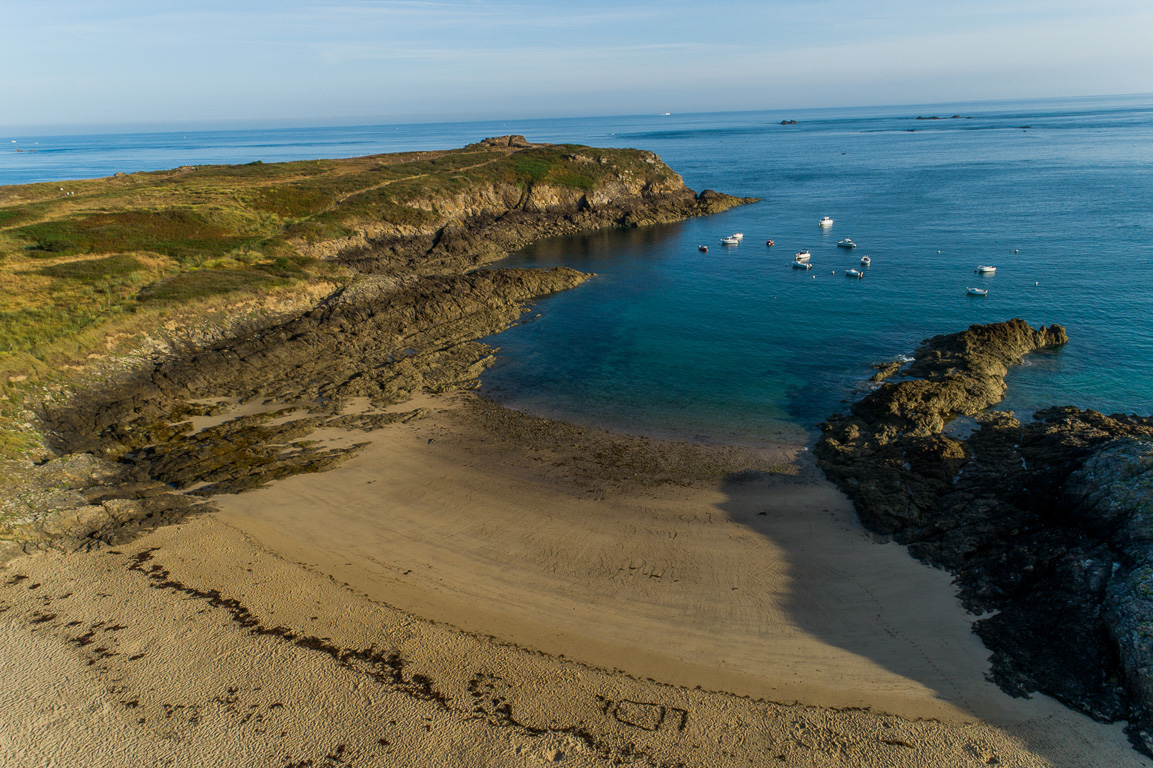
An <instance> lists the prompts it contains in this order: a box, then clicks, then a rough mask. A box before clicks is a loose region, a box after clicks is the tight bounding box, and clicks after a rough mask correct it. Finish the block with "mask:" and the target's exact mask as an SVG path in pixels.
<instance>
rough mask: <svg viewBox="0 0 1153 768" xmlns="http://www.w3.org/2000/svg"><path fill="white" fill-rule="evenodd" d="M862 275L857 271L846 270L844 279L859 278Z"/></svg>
mask: <svg viewBox="0 0 1153 768" xmlns="http://www.w3.org/2000/svg"><path fill="white" fill-rule="evenodd" d="M863 274H864V273H863V272H861V270H859V269H846V270H845V277H861V276H862V275H863Z"/></svg>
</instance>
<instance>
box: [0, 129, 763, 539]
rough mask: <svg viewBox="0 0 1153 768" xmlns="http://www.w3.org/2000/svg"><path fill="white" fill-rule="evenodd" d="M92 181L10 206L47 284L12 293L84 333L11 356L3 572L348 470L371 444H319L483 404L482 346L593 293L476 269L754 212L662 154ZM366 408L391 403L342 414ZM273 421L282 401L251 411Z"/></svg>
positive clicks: (543, 276) (377, 162)
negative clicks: (323, 432)
mask: <svg viewBox="0 0 1153 768" xmlns="http://www.w3.org/2000/svg"><path fill="white" fill-rule="evenodd" d="M133 177H138V178H133ZM82 184H84V185H85V189H84V191H83V193H82V194H80V195H69V196H68V197H67V201H66V202H63V203H62V202H60V201H56V200H51V199H50V197H51V195H52V190H51V189H48V188H47V185H30V186H28V187H9V188H3V189H0V203H4V204H6V206H7V207H6V208H4V209H3V210H2V211H0V212H3V213H4V217H3V218H0V224H3V225H6V226H5V234H6V235H7V237H8V238H9V241H8V242H9V243H11V242H15V243H17V244H18V247H17V248H16V249H15V250H14V251H12V252H11V253H10V254H9V257H10V258H9V263H8V264H7V265H5V266H13V265H14V268H12V269H10V272H11V273H12V276H13V278H14V279H20V280H23V281H24V282H25V283H26V284H27V285H26V286H25V285H21V284H19V283H16V284H13V286H12V288H13V290H14V291H16V292H17V293H19V292H20V290H21V289H23V288H26V290H24V295H23V297H22V301H23V303H24V304H30V305H35V304H36V302H37V301H41V300H42V301H44V302H45V303H48V302H57V303H59V301H60V297H61V294H62V289H64V288H66V289H67V290H69V291H72V294H71V299H72V303H71V305H70V306H69V310H70V311H71V312H72V313H73V314H75V315H76V316H77V317H80V318H84V322H83V324H82V325H81V323H79V322H78V323H77V325H78V326H80V327H82V328H83V329H84V330H83V333H81V332H79V329H73V328H70V327H69V326H68V325H67V324H63V325H62V326H60V325H58V326H55V327H52V326H49V327H47V328H45V327H44V324H43V323H37V322H36V317H37V315H36V312H35V309H36V308H35V306H30V307H26V309H25V311H24V314H23V315H22V316H21V317H22V318H23V322H24V326H23V327H22V326H21V325H20V323H19V322H17V323H16V324H15V328H16V331H15V333H14V338H13V339H12V341H11V342H10V343H9V351H8V353H3V352H0V362H2V363H3V365H2V366H0V370H2V371H3V372H4V373H5V374H7V375H8V379H9V388H8V390H6V391H5V407H4V409H3V413H0V417H2V418H0V437H8V436H9V435H16V436H18V437H19V438H22V440H21V439H17V438H15V437H14V438H11V439H9V440H8V443H9V444H14V445H16V446H17V447H18V448H20V447H23V454H20V453H17V455H16V456H15V457H14V458H13V459H10V460H9V461H8V462H7V464H6V473H5V474H6V477H5V480H4V485H3V487H4V491H5V494H4V502H3V505H2V508H0V555H4V554H8V555H12V554H16V553H19V552H26V551H30V550H33V549H40V548H46V547H47V548H64V549H76V548H86V547H91V546H99V545H101V544H104V543H108V542H111V541H117V540H121V539H123V538H125V537H131V536H133V535H135V534H136V533H138V532H139V531H141V530H145V529H148V528H151V527H156V526H157V525H162V524H166V523H169V522H173V521H175V520H178V519H181V518H182V517H183V516H186V515H187V514H190V513H192V512H196V511H199V510H200V509H202V508H203V502H201V501H198V500H197V498H198V497H210V496H212V495H214V494H218V493H235V492H238V491H243V490H248V489H251V488H256V487H259V486H261V485H264V484H266V483H268V482H270V481H272V480H275V479H279V478H283V477H287V476H290V475H293V474H299V473H302V472H319V471H324V470H326V469H330V468H332V467H334V466H336V465H337V464H339V463H340V462H342V461H344V460H345V459H347V458H348V457H349V456H352V455H354V454H355V453H356V452H357V451H358V450H359V449H360V447H361V443H359V442H357V441H356V440H355V438H350V439H346V440H344V441H338V442H336V443H332V442H331V441H330V442H327V443H326V442H324V441H318V440H316V439H314V438H313V437H312V435H313V434H314V432H316V431H317V430H319V429H322V428H339V429H342V430H344V431H345V432H348V433H350V434H355V433H356V432H357V431H364V430H374V429H379V428H381V427H383V426H386V425H388V424H390V423H394V422H396V421H403V420H408V419H412V418H419V417H420V416H421V415H422V414H421V412H420V410H419V409H413V410H409V411H403V410H402V411H395V410H390V407H391V406H395V405H398V404H400V403H404V402H405V401H407V400H409V399H410V398H411V397H413V396H414V395H416V394H418V393H422V392H424V393H437V392H443V391H447V390H450V389H459V388H470V387H474V386H475V385H476V383H477V377H478V376H479V374H480V373H481V372H482V371H483V370H484V368H485V367H486V366H488V365H490V364H491V363H492V360H493V353H494V350H493V349H492V348H490V347H489V346H487V345H485V344H482V343H480V342H478V341H476V339H479V338H481V337H485V336H489V335H492V334H494V333H498V332H499V331H501V330H503V329H505V328H507V327H508V326H509V325H511V324H513V323H515V322H517V320H518V318H519V317H520V315H521V314H522V313H523V312H524V311H526V309H527V305H528V304H529V303H530V302H531V301H533V300H534V299H537V298H539V297H541V296H545V295H548V294H550V293H554V292H557V291H562V290H567V289H569V288H572V287H574V286H576V285H579V284H580V283H581V282H583V281H584V280H586V279H587V278H588V277H589V276H588V275H585V274H582V273H579V272H576V271H574V270H569V269H553V270H523V269H518V270H513V269H502V270H477V269H476V268H477V267H479V266H482V265H485V264H488V263H490V262H492V261H494V260H496V259H498V258H501V257H503V256H504V255H506V254H507V253H508V252H509V251H510V250H512V249H515V248H518V247H521V246H523V245H525V244H527V243H529V242H532V241H533V240H535V239H538V238H541V237H545V236H550V235H559V234H567V233H573V232H581V231H587V230H592V229H597V228H601V227H613V226H615V227H633V226H640V225H643V224H651V223H659V222H671V221H677V220H681V219H684V218H687V217H690V216H697V215H705V214H708V213H714V212H717V211H722V210H725V209H726V208H729V207H732V206H734V205H741V204H744V203H748V202H752V201H753V199H752V198H735V197H731V196H729V195H724V194H721V193H716V192H711V191H705V192H702V193H701V194H699V195H698V194H696V193H695V192H693V191H692V190H690V189H688V188H687V187H686V186H685V185H684V182H683V181H682V180H681V178H680V176H679V175H677V174H676V173H675V172H674V171H672V169H670V168H669V167H668V166H667V165H665V164H664V163H663V162H661V161H660V158H658V157H657V156H656V155H654V154H652V153H651V152H645V151H639V150H609V149H596V148H592V147H582V146H577V145H549V144H531V143H529V142H527V141H526V140H525V139H524V138H523V137H520V136H505V137H497V138H494V139H486V140H484V141H482V142H479V143H477V144H473V145H469V146H468V147H465V148H463V149H460V150H453V151H445V152H423V153H410V154H405V155H379V156H373V157H368V158H353V159H350V160H344V161H314V162H303V163H282V164H273V165H268V166H264V165H262V164H255V165H250V166H223V167H221V166H214V167H197V168H182V169H177V170H176V171H170V172H158V173H155V174H134V175H133V176H117V177H115V178H111V179H100V180H94V181H92V182H83V183H82ZM158 201H160V205H159V208H157V203H158ZM213 254H216V255H217V258H215V259H214V260H212V261H206V260H205V259H206V257H208V256H211V255H213ZM77 285H79V286H80V289H79V290H78V289H77V287H76V286H77ZM269 294H271V295H274V296H279V297H280V299H279V301H278V302H277V303H275V304H273V305H270V304H269V303H268V302H267V299H265V298H263V297H266V296H267V295H269ZM256 297H262V298H261V300H259V301H258V300H256ZM13 300H15V297H14V298H13ZM86 301H87V302H92V303H95V304H96V306H95V307H93V308H89V307H86V306H83V304H84V302H86ZM93 314H95V317H93ZM66 317H67V314H66ZM125 318H129V319H128V320H126V319H125ZM101 329H103V333H101ZM62 346H67V347H68V348H69V350H70V351H69V353H68V354H67V355H62V354H60V353H58V352H57V351H56V350H58V349H59V348H60V347H62ZM20 347H24V349H20ZM77 347H78V348H79V349H78V350H77V349H76V348H77ZM93 347H95V349H93ZM45 362H47V363H49V366H50V368H54V369H55V370H50V371H48V372H45V370H44V369H45V366H44V363H45ZM354 399H360V400H362V401H367V402H368V403H370V407H369V408H368V409H367V411H366V410H365V409H364V408H361V409H360V410H359V411H358V412H357V413H356V414H355V415H348V414H342V410H343V409H344V408H345V406H346V405H347V404H348V403H349V402H350V401H352V400H354ZM261 401H268V402H273V403H277V404H279V405H276V406H273V405H270V406H268V407H265V408H263V409H257V410H256V412H252V413H243V414H238V413H236V405H237V403H242V402H243V403H255V402H261ZM198 419H199V420H201V421H199V422H197V421H195V420H198ZM194 424H197V426H196V427H194V426H193V425H194ZM206 424H207V426H205V425H206ZM29 434H31V435H32V438H31V439H29V438H28V435H29ZM34 460H36V461H34Z"/></svg>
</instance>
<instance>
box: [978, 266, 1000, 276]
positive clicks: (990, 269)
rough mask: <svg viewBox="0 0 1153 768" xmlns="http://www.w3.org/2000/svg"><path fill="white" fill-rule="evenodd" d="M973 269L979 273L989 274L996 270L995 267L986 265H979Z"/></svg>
mask: <svg viewBox="0 0 1153 768" xmlns="http://www.w3.org/2000/svg"><path fill="white" fill-rule="evenodd" d="M973 271H974V272H976V273H977V274H980V275H991V274H993V273H994V272H996V271H997V268H996V267H992V266H988V265H981V266H979V267H977V268H976V269H975V270H973Z"/></svg>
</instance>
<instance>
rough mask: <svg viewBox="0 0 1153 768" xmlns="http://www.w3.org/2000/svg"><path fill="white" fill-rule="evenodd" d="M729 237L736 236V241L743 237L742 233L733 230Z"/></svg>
mask: <svg viewBox="0 0 1153 768" xmlns="http://www.w3.org/2000/svg"><path fill="white" fill-rule="evenodd" d="M729 237H735V238H737V241H738V242H739V241H741V240H744V239H745V236H744V233H741V232H734V233H733V234H731V235H729Z"/></svg>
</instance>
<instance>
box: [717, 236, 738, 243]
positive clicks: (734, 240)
mask: <svg viewBox="0 0 1153 768" xmlns="http://www.w3.org/2000/svg"><path fill="white" fill-rule="evenodd" d="M740 242H741V240H740V238H738V237H733V236H732V235H729V236H728V237H722V238H721V245H740Z"/></svg>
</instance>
